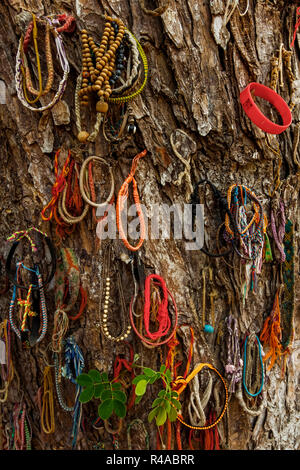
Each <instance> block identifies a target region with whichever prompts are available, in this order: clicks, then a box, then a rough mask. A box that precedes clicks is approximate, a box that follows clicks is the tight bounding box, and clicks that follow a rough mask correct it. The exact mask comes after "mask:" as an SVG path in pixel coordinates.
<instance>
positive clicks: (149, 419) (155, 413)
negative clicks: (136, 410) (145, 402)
mask: <svg viewBox="0 0 300 470" xmlns="http://www.w3.org/2000/svg"><path fill="white" fill-rule="evenodd" d="M158 411H159V407H157V408H154V409H153V410H151V411H150V413H149V414H148V421H149V423H151V421H153V419H154V417H155V416H156V415H157V413H158Z"/></svg>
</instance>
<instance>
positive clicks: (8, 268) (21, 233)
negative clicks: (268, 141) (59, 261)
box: [5, 227, 56, 290]
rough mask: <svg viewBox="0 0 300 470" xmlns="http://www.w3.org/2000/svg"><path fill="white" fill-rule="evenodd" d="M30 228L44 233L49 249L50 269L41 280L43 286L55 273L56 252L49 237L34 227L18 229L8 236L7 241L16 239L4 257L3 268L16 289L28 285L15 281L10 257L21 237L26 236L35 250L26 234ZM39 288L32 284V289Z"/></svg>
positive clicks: (25, 287)
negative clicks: (45, 277) (44, 278)
mask: <svg viewBox="0 0 300 470" xmlns="http://www.w3.org/2000/svg"><path fill="white" fill-rule="evenodd" d="M31 230H35V231H37V232H39V233H41V234H42V235H44V237H45V241H46V243H47V245H48V248H49V251H50V255H51V271H50V274H49V276H48V277H47V279H46V280H45V281H43V286H44V287H45V286H46V285H47V284H49V282H50V281H51V280H52V279H53V277H54V274H55V270H56V253H55V248H54V246H53V244H52V242H51V240H50V238H49V237H48V236H47V235H46V234H45V233H43V232H41V231H40V230H38V229H36V228H35V227H31V228H29V229H27V230H20V231H19V232H15V233H14V234H13V235H12V236H11V237H9V238H8V240H9V241H13V240H16V241H14V243H13V245H12V247H11V249H10V251H9V253H8V256H7V259H6V265H5V269H6V273H7V277H8V278H9V280H10V281H11V282H12V283H13V284H14V286H16V287H17V288H18V289H25V290H27V289H28V287H27V286H22V285H21V284H19V283H18V282H17V281H16V278H15V273H13V272H12V271H11V262H12V258H13V255H14V253H15V251H16V249H17V247H18V245H19V243H20V240H21V238H24V237H26V238H28V239H29V241H30V244H31V247H32V250H33V251H36V247H35V244H34V243H33V242H32V240H31V238H30V237H29V235H28V232H30V231H31ZM37 289H39V286H37V285H32V290H37Z"/></svg>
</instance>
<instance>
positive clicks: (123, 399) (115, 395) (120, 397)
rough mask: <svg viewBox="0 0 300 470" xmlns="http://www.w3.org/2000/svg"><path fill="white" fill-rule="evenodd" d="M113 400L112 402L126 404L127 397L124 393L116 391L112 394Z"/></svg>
mask: <svg viewBox="0 0 300 470" xmlns="http://www.w3.org/2000/svg"><path fill="white" fill-rule="evenodd" d="M113 398H114V400H118V401H120V402H121V403H126V402H127V395H126V393H124V392H121V390H116V391H114V392H113Z"/></svg>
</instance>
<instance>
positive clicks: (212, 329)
mask: <svg viewBox="0 0 300 470" xmlns="http://www.w3.org/2000/svg"><path fill="white" fill-rule="evenodd" d="M204 331H205V333H213V332H214V327H213V326H211V325H205V327H204Z"/></svg>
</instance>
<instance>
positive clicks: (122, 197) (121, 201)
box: [116, 150, 147, 251]
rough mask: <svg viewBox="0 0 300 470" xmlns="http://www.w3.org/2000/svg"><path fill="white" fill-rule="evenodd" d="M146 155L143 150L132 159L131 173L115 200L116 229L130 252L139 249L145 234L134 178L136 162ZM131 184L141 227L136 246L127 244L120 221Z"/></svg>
mask: <svg viewBox="0 0 300 470" xmlns="http://www.w3.org/2000/svg"><path fill="white" fill-rule="evenodd" d="M146 153H147V150H143V152H141V153H139V154H138V155H136V156H135V157H134V159H133V161H132V165H131V171H130V173H129V175H128V176H127V178H126V180H125V181H124V183H123V184H122V186H121V189H120V191H119V194H118V198H117V206H116V219H117V227H118V230H119V234H120V238H121V240H122V241H123V243H124V245H125V246H126V248H128V249H129V250H131V251H137V250H138V249H139V248H141V246H142V244H143V243H144V240H145V234H146V229H145V220H144V216H143V211H142V208H141V204H140V197H139V192H138V187H137V182H136V180H135V178H134V175H135V172H136V169H137V165H138V162H139V160H140V159H141V158H143V157H144V156H145V155H146ZM131 182H132V185H133V199H134V203H135V206H136V210H137V215H138V217H139V220H140V227H141V228H140V239H139V242H138V244H137V245H136V246H132V245H131V244H130V243H129V242H128V240H127V238H126V234H125V232H124V229H123V225H122V220H121V219H122V217H121V214H122V211H123V209H124V206H125V204H126V201H127V198H128V188H129V184H130V183H131Z"/></svg>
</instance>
